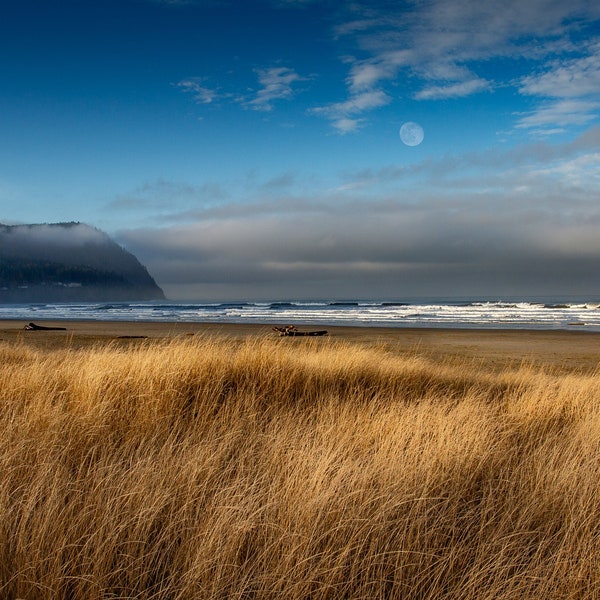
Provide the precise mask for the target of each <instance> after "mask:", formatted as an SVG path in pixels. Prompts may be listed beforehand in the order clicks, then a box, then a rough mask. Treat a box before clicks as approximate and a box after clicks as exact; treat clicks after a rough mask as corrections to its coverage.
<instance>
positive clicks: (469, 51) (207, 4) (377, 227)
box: [0, 0, 600, 301]
mask: <svg viewBox="0 0 600 600" xmlns="http://www.w3.org/2000/svg"><path fill="white" fill-rule="evenodd" d="M0 4H1V8H2V10H1V17H0V56H1V57H2V58H1V59H0V222H2V223H5V224H17V223H53V222H64V221H81V222H84V223H87V224H89V225H92V226H94V227H97V228H100V229H102V230H104V231H106V232H107V233H109V234H110V235H111V236H112V237H113V238H114V239H115V240H116V241H118V242H119V243H120V244H121V245H123V246H124V247H125V248H126V249H128V250H129V251H131V252H133V253H134V254H135V255H136V256H137V257H138V258H139V259H140V261H141V262H142V263H143V264H144V265H145V266H146V267H147V268H148V270H149V271H150V273H151V274H152V275H153V277H154V278H155V279H156V281H157V283H158V284H159V285H160V286H161V287H162V288H163V289H164V291H165V293H166V294H167V296H168V297H169V298H171V299H176V300H186V299H187V300H204V301H211V300H215V301H216V300H260V299H266V300H294V299H296V300H303V299H332V300H334V299H338V300H339V299H382V300H384V299H395V300H399V299H405V298H406V299H409V298H415V297H422V296H432V297H433V296H435V297H444V298H451V297H465V296H470V297H473V296H476V297H493V298H508V297H514V296H522V297H526V296H527V297H531V296H566V295H582V296H587V297H592V296H593V297H600V3H598V2H597V1H596V0H570V1H569V2H565V1H564V0H528V1H527V2H524V1H523V0H504V1H503V2H502V3H498V2H497V1H493V2H492V1H490V0H406V1H402V0H400V1H387V0H371V1H365V0H354V1H351V0H348V1H337V2H336V1H333V0H331V1H330V0H237V1H234V0H102V1H92V0H1V2H0ZM411 123H413V124H416V126H411V125H407V126H406V127H408V128H409V130H410V127H413V132H414V131H416V132H417V134H419V133H421V132H422V140H421V135H417V136H416V137H415V136H414V135H413V136H409V137H408V138H407V137H406V136H402V135H401V134H400V131H401V128H403V126H404V125H406V124H411ZM406 127H404V129H403V131H406V130H407V129H406Z"/></svg>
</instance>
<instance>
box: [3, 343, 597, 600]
mask: <svg viewBox="0 0 600 600" xmlns="http://www.w3.org/2000/svg"><path fill="white" fill-rule="evenodd" d="M0 403H1V410H0V431H2V436H0V478H1V479H0V597H2V598H7V599H17V598H24V599H25V598H27V599H28V600H37V599H48V600H50V599H52V600H56V599H65V600H66V599H69V600H77V599H85V600H90V599H108V598H122V599H124V598H136V599H137V598H139V599H169V600H171V599H174V600H175V599H181V600H184V599H192V598H199V599H204V598H210V599H213V598H214V599H216V598H238V599H245V598H273V599H275V598H288V599H297V598H311V599H313V598H315V599H317V598H332V599H334V598H335V599H337V598H365V599H367V598H382V599H383V598H399V599H411V600H415V599H417V600H419V599H434V598H435V599H436V600H443V599H464V600H467V599H472V600H475V599H477V600H485V599H492V598H493V599H507V600H508V599H519V600H521V599H529V598H531V599H533V598H536V599H539V598H545V599H558V598H560V599H567V598H568V599H578V598H581V599H584V598H585V599H590V598H600V568H599V565H600V560H599V558H600V551H599V548H600V543H599V542H600V458H599V457H600V378H598V377H597V376H596V375H594V374H592V375H590V374H589V373H588V374H577V373H571V374H567V375H565V374H561V375H559V374H558V373H552V372H548V371H546V372H544V371H542V370H540V369H533V368H529V367H527V366H521V367H517V366H515V367H514V368H511V369H506V370H505V371H503V372H500V373H497V372H492V371H489V372H488V371H486V370H485V369H482V368H480V365H479V366H478V365H476V364H475V363H471V364H469V363H465V364H462V365H456V364H453V365H450V364H445V365H444V364H442V365H439V364H434V363H432V362H429V361H428V360H426V359H424V358H421V357H420V356H419V355H418V353H417V352H415V353H414V355H411V356H408V357H407V356H398V355H394V353H393V352H391V351H390V350H389V349H387V350H386V349H384V348H366V347H358V346H356V345H352V344H350V343H345V344H340V343H335V342H331V341H327V340H318V341H313V340H278V339H272V340H269V339H264V340H257V339H255V340H250V341H246V342H240V343H232V342H228V341H227V340H223V339H214V338H199V337H193V338H188V339H177V340H171V341H164V342H147V343H143V344H140V345H137V346H131V347H130V348H123V347H117V346H115V345H112V346H111V345H104V346H98V347H94V348H92V349H87V350H73V349H72V350H55V351H41V350H34V349H31V348H28V347H25V346H18V345H17V346H9V345H8V344H5V345H0Z"/></svg>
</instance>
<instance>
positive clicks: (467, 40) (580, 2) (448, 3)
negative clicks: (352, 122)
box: [314, 0, 600, 129]
mask: <svg viewBox="0 0 600 600" xmlns="http://www.w3.org/2000/svg"><path fill="white" fill-rule="evenodd" d="M598 18H600V5H597V3H593V2H589V1H588V0H573V1H572V2H568V3H565V2H561V1H560V0H530V1H528V2H523V1H522V0H506V2H505V3H504V4H503V5H502V7H499V5H498V4H497V3H492V2H487V1H486V2H482V1H481V0H431V1H429V2H414V3H404V2H403V3H397V4H394V3H386V4H385V6H384V7H379V6H376V5H375V6H374V5H373V3H369V2H361V1H360V0H357V1H355V2H353V3H352V4H349V5H348V6H347V12H346V19H344V20H342V21H341V22H340V23H338V25H337V26H336V28H335V35H336V39H337V40H343V41H345V42H350V43H353V44H354V45H355V48H356V54H357V56H355V57H352V58H350V59H346V61H347V62H348V63H349V72H348V77H347V81H346V83H347V89H348V97H349V100H348V101H347V102H351V101H352V98H353V97H354V96H355V95H356V94H358V93H361V94H362V93H367V92H369V91H373V90H378V91H379V92H380V93H385V88H384V86H385V85H386V84H391V83H394V82H396V80H397V79H398V77H399V76H400V75H401V74H402V75H406V77H407V79H406V80H407V81H408V82H409V83H410V85H411V92H410V93H411V95H412V96H413V97H414V98H415V99H417V100H437V99H444V98H456V97H465V96H469V95H472V94H475V93H480V92H482V91H486V90H491V89H494V88H495V87H497V86H498V85H514V82H513V81H503V80H501V79H500V80H499V81H494V80H493V79H492V76H491V74H490V72H489V71H486V64H487V61H489V60H491V59H496V58H504V59H507V60H511V59H519V60H523V59H525V60H528V59H532V60H533V59H534V60H537V61H540V60H545V59H548V58H549V57H552V58H553V60H554V62H553V63H551V65H550V67H549V68H548V69H547V70H546V71H545V72H544V73H542V74H540V75H531V76H529V77H526V78H524V79H523V80H522V81H521V82H520V91H521V93H523V94H529V95H536V96H540V97H542V96H543V97H556V98H558V97H572V98H582V97H583V96H585V95H589V94H592V93H598V83H599V81H600V75H599V73H600V65H599V62H600V59H599V58H598V44H597V45H596V47H595V49H594V47H593V46H591V49H590V50H589V56H582V53H585V51H586V50H585V49H583V50H582V48H581V47H580V46H577V45H575V44H574V43H573V41H572V39H571V37H570V35H571V34H572V33H574V32H577V30H578V29H580V28H582V27H583V26H585V24H586V23H587V24H589V23H593V22H594V21H595V20H596V19H598ZM592 38H593V36H592ZM566 53H569V58H568V59H563V60H562V62H560V61H559V60H558V59H557V58H556V57H557V56H558V57H560V56H561V55H563V56H564V55H566ZM577 55H579V56H577ZM495 76H498V77H502V76H503V73H500V74H498V73H496V74H495ZM415 88H416V89H415ZM344 104H345V103H344V102H340V103H337V104H332V105H331V111H330V112H328V111H326V110H325V111H322V110H316V111H314V112H315V114H321V115H323V116H326V117H328V118H331V112H333V111H334V108H335V107H336V106H338V107H342V106H343V105H344ZM372 108H376V106H365V107H364V109H363V110H362V111H360V112H359V111H355V112H354V113H353V114H354V116H355V117H358V116H359V115H360V113H364V112H367V111H368V110H371V109H372ZM554 110H556V111H560V107H556V108H555V109H554ZM550 115H551V110H549V107H548V106H547V105H544V106H543V107H542V109H541V111H540V114H539V115H538V117H537V118H538V119H539V120H545V119H548V118H550ZM562 116H563V118H562V119H561V120H560V121H557V122H556V123H555V127H554V129H557V128H559V127H562V126H566V125H568V124H570V123H575V122H577V123H581V122H587V121H588V120H589V119H588V117H589V116H590V113H585V117H582V118H581V119H580V120H576V119H575V116H574V115H572V116H571V119H566V118H565V115H564V114H563V115H562ZM532 117H533V115H532ZM533 119H535V117H533ZM331 121H332V124H333V125H334V126H335V124H336V122H337V119H335V118H333V119H331ZM528 122H529V121H528V118H524V119H521V121H520V125H521V126H527V127H529V125H527V123H528Z"/></svg>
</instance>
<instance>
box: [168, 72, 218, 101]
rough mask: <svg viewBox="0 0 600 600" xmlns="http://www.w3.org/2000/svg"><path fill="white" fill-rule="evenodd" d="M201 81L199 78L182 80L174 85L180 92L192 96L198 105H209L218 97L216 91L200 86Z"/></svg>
mask: <svg viewBox="0 0 600 600" xmlns="http://www.w3.org/2000/svg"><path fill="white" fill-rule="evenodd" d="M203 81H204V80H203V78H201V77H192V78H190V79H183V80H182V81H180V82H178V83H177V84H175V85H176V86H177V87H178V88H181V90H182V91H184V92H186V93H189V94H192V96H193V98H194V100H195V101H196V102H197V103H198V104H211V103H212V102H214V100H215V99H217V98H218V97H219V95H218V93H217V91H216V90H213V89H211V88H208V87H206V86H204V85H202V82H203Z"/></svg>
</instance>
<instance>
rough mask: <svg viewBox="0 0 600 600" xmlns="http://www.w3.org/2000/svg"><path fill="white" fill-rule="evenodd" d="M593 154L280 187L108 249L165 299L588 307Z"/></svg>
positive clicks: (584, 140)
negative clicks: (145, 272)
mask: <svg viewBox="0 0 600 600" xmlns="http://www.w3.org/2000/svg"><path fill="white" fill-rule="evenodd" d="M599 140H600V128H593V129H590V130H588V131H587V132H586V133H585V134H584V135H581V136H580V137H579V138H577V139H576V140H574V141H573V142H570V143H566V144H558V145H557V144H553V145H550V144H547V143H536V144H530V145H528V146H526V147H523V148H518V149H507V150H502V151H500V150H498V149H494V150H491V151H489V152H488V153H473V154H465V155H455V156H448V157H442V158H440V159H438V160H436V161H431V160H427V161H423V162H422V163H419V164H415V165H410V166H405V165H390V166H389V167H387V168H385V169H380V170H378V171H376V172H369V171H365V172H362V173H358V174H356V179H360V181H356V180H355V181H354V185H352V184H351V182H347V183H346V185H345V186H339V187H338V189H336V190H334V191H325V190H318V189H317V190H314V191H313V192H311V193H307V194H306V195H305V196H291V195H290V186H294V185H295V181H296V180H297V175H292V174H291V173H283V174H282V175H281V176H280V177H276V178H273V179H269V180H267V181H265V182H262V183H261V182H257V183H256V186H255V187H256V191H257V197H256V199H254V200H251V201H248V202H247V203H246V204H244V205H240V204H239V203H237V202H235V200H234V199H231V201H230V202H229V203H227V202H220V203H219V204H218V205H215V206H213V207H210V206H204V207H198V208H197V210H196V211H195V213H192V212H188V213H187V214H186V215H185V219H183V220H179V221H176V220H175V219H173V220H172V221H171V224H170V225H169V224H165V223H163V224H162V225H161V226H156V227H146V228H139V229H134V230H128V231H122V232H120V233H119V240H120V241H121V242H122V243H123V244H124V245H126V247H127V248H128V249H130V250H132V251H133V252H134V253H135V254H136V255H137V256H138V257H139V258H140V259H141V260H142V261H143V262H144V264H146V265H147V266H148V268H149V270H150V272H151V273H152V274H153V275H154V276H155V277H156V278H157V280H158V281H159V283H160V284H161V286H163V287H164V288H165V289H166V291H167V294H168V295H170V296H171V297H173V298H178V297H188V298H194V297H195V298H197V299H259V298H268V299H277V298H280V299H282V298H287V299H293V298H319V297H320V298H343V297H360V296H369V297H371V298H373V297H382V298H400V297H404V296H411V295H412V296H415V295H426V294H432V295H436V294H437V295H469V294H480V295H483V294H487V295H489V294H492V295H499V296H502V295H508V294H511V293H512V294H521V295H522V294H532V295H534V294H542V293H548V294H551V293H556V294H558V293H561V292H564V290H566V289H568V290H569V291H570V292H571V293H597V292H596V291H595V286H596V281H597V280H598V276H599V275H600V238H599V237H598V235H597V232H598V227H600V205H599V204H598V202H597V198H598V196H599V194H600V169H599V167H598V165H599V164H600V156H599V154H598V141H599ZM261 190H262V192H264V193H269V194H270V198H269V200H264V199H261V193H260V192H261ZM229 196H231V194H230V193H229Z"/></svg>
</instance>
